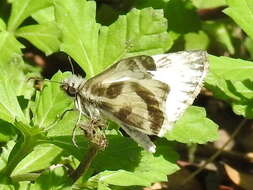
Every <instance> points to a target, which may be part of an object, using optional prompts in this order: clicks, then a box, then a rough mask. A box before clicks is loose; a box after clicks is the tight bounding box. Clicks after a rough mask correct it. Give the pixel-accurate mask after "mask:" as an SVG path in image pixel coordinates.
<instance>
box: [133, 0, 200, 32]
mask: <svg viewBox="0 0 253 190" xmlns="http://www.w3.org/2000/svg"><path fill="white" fill-rule="evenodd" d="M135 4H136V7H137V8H144V7H153V8H155V9H163V10H164V14H165V17H166V18H167V19H168V31H173V32H175V33H177V34H185V33H188V32H197V31H198V30H200V28H201V22H200V18H199V17H198V15H197V13H196V8H195V7H194V6H193V4H192V2H191V1H189V0H186V1H178V0H155V1H154V0H145V1H143V0H137V1H136V3H135Z"/></svg>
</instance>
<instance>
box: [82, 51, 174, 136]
mask: <svg viewBox="0 0 253 190" xmlns="http://www.w3.org/2000/svg"><path fill="white" fill-rule="evenodd" d="M155 70H156V65H155V63H154V61H153V59H152V58H151V57H149V56H137V57H133V58H128V59H124V60H122V61H120V62H118V63H116V64H114V65H113V66H112V67H110V68H109V69H107V70H106V71H105V72H103V73H101V74H100V75H98V76H97V77H94V78H92V79H91V80H89V81H87V83H86V85H85V93H86V94H87V93H88V94H89V97H90V99H94V101H96V100H99V102H98V104H97V105H98V108H100V110H101V112H102V113H103V114H104V115H105V116H106V117H108V118H109V119H112V120H114V121H117V122H118V123H120V124H121V125H126V126H129V127H132V128H134V129H136V130H138V131H141V132H143V133H145V134H150V135H151V134H154V135H158V133H159V131H160V129H161V127H162V126H163V125H164V124H166V123H167V118H166V114H164V113H165V106H164V105H165V101H166V97H167V94H168V92H169V87H168V85H167V84H166V83H163V82H160V81H158V80H155V79H153V78H152V74H150V72H149V71H155ZM86 96H87V95H86Z"/></svg>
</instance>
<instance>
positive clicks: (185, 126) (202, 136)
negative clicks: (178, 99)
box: [165, 106, 218, 144]
mask: <svg viewBox="0 0 253 190" xmlns="http://www.w3.org/2000/svg"><path fill="white" fill-rule="evenodd" d="M165 137H166V138H167V139H168V140H176V141H178V142H182V143H199V144H204V143H206V142H208V141H215V140H217V138H218V126H217V125H216V124H215V123H214V122H213V121H211V120H210V119H208V118H207V117H206V112H205V109H204V108H200V107H195V106H191V107H190V108H188V109H187V111H186V112H185V114H184V115H183V117H182V119H180V120H179V121H178V122H177V123H176V125H175V127H174V128H173V129H172V131H170V132H168V133H167V134H166V135H165Z"/></svg>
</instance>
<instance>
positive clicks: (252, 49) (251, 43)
mask: <svg viewBox="0 0 253 190" xmlns="http://www.w3.org/2000/svg"><path fill="white" fill-rule="evenodd" d="M244 45H245V47H246V49H247V50H248V52H249V54H250V58H251V59H253V39H251V38H246V39H245V42H244Z"/></svg>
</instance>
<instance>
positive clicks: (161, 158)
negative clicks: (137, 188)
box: [89, 136, 179, 186]
mask: <svg viewBox="0 0 253 190" xmlns="http://www.w3.org/2000/svg"><path fill="white" fill-rule="evenodd" d="M156 144H157V152H156V154H151V153H149V152H147V151H145V150H143V149H141V148H140V147H138V146H137V144H136V143H135V142H133V140H132V139H128V138H125V137H119V136H111V137H110V141H109V147H108V148H107V149H106V150H105V151H104V152H102V153H100V154H99V155H98V156H97V158H96V160H95V161H94V162H93V164H92V168H93V170H95V171H101V173H99V174H98V175H96V176H93V177H92V178H90V179H89V182H100V183H101V182H103V183H105V184H111V185H120V186H132V185H141V186H149V185H151V183H153V182H157V181H167V175H169V174H172V173H174V172H175V171H177V170H178V169H179V167H178V166H177V165H176V160H177V159H178V156H177V154H176V153H175V152H174V151H173V150H172V148H171V147H170V146H171V144H169V143H166V142H163V141H159V142H157V143H156ZM105 158H108V159H105ZM126 179H128V180H126Z"/></svg>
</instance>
